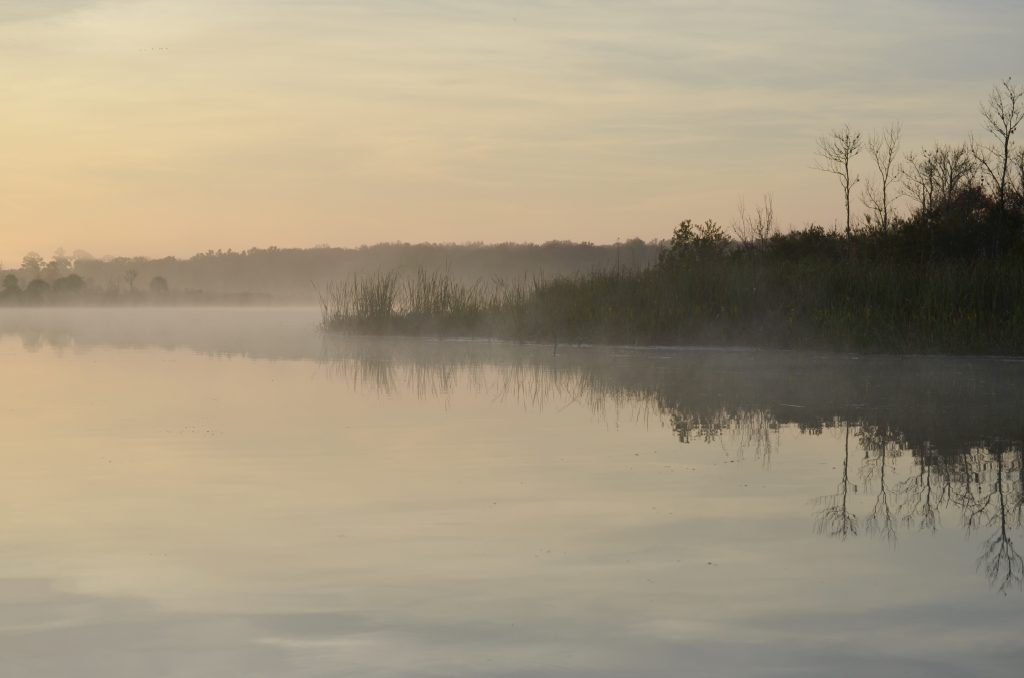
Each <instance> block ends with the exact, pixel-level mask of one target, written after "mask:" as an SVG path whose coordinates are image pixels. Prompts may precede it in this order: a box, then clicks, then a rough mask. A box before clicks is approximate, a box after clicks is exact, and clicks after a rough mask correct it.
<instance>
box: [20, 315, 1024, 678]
mask: <svg viewBox="0 0 1024 678" xmlns="http://www.w3.org/2000/svg"><path fill="white" fill-rule="evenodd" d="M316 320H317V318H316V313H315V312H314V311H309V310H290V311H281V310H276V311H259V310H239V311H223V310H99V311H96V310H79V311H5V312H2V313H0V360H2V365H3V369H2V375H3V388H2V389H0V432H2V436H3V445H2V447H0V455H2V459H3V468H4V473H3V474H2V475H0V525H2V529H0V553H2V556H3V557H2V558H0V674H2V675H3V676H11V677H17V678H23V677H30V678H44V677H51V676H61V677H65V676H67V677H71V676H74V677H76V678H80V677H82V676H88V677H93V676H95V677H102V678H119V677H126V678H127V677H131V678H136V677H138V676H147V677H157V678H163V677H170V676H174V677H179V676H180V677H183V678H184V677H188V678H192V677H206V676H211V677H212V676H217V677H222V676H223V677H227V678H234V677H243V676H244V677H246V678H250V677H262V676H267V677H271V676H273V677H282V676H300V677H327V676H360V677H362V676H730V677H731V676H889V675H892V676H896V675H898V676H964V675H978V676H1019V675H1020V671H1021V669H1020V667H1021V666H1022V662H1024V640H1022V638H1021V630H1022V629H1024V595H1022V592H1021V578H1022V570H1024V561H1022V559H1021V556H1020V554H1019V552H1024V531H1022V528H1021V518H1022V507H1024V488H1022V481H1024V464H1022V446H1021V440H1022V438H1024V414H1022V412H1024V363H1021V362H1017V361H1007V360H966V359H937V358H902V359H901V358H878V357H876V358H866V357H862V358H857V357H854V356H831V357H830V356H824V355H817V354H799V353H780V352H766V351H722V350H717V351H716V350H686V351H667V350H622V349H620V350H607V349H588V348H559V350H558V354H557V355H554V354H553V351H552V349H551V348H550V347H539V348H538V347H533V348H531V347H515V346H504V345H500V344H487V343H476V342H432V341H412V340H372V341H371V340H362V341H358V340H353V339H337V338H325V337H322V336H321V335H320V334H319V333H317V332H316V331H315V324H316Z"/></svg>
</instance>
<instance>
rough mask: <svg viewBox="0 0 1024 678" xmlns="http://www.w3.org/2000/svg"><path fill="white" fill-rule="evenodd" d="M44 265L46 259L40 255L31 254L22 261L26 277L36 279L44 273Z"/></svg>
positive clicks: (22, 268)
mask: <svg viewBox="0 0 1024 678" xmlns="http://www.w3.org/2000/svg"><path fill="white" fill-rule="evenodd" d="M44 263H45V261H44V259H43V258H42V257H41V256H39V254H38V253H36V252H29V253H28V254H26V255H25V256H24V258H23V259H22V260H21V270H22V271H23V272H24V273H25V276H26V277H28V278H32V279H35V278H38V277H39V274H40V273H42V272H43V264H44Z"/></svg>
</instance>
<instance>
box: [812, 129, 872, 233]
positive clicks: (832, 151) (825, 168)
mask: <svg viewBox="0 0 1024 678" xmlns="http://www.w3.org/2000/svg"><path fill="white" fill-rule="evenodd" d="M862 146H863V140H862V138H861V133H860V132H854V131H853V130H851V129H850V126H849V125H844V126H843V128H842V129H834V130H832V131H831V132H830V133H829V134H827V135H825V136H823V137H819V138H818V161H817V163H815V165H814V168H815V169H817V170H819V171H821V172H827V173H828V174H834V175H836V176H837V177H839V185H840V186H841V187H842V189H843V203H844V204H845V206H846V232H847V233H849V232H850V230H851V228H852V226H851V221H850V191H851V190H852V189H853V187H854V186H855V185H856V184H857V183H858V182H859V181H860V177H859V176H858V177H851V175H850V163H851V162H852V161H853V159H854V158H855V157H857V155H858V154H859V153H860V151H861V148H862Z"/></svg>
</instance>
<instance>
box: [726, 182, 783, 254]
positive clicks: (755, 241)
mask: <svg viewBox="0 0 1024 678" xmlns="http://www.w3.org/2000/svg"><path fill="white" fill-rule="evenodd" d="M738 211H739V217H738V219H737V220H736V221H734V222H733V224H732V231H733V233H734V234H735V235H736V239H737V240H739V241H740V242H741V243H743V244H744V245H756V246H758V247H761V248H763V247H764V246H765V245H766V244H767V242H768V240H769V238H771V237H772V236H773V235H775V231H776V228H775V205H774V203H773V201H772V196H771V195H765V196H764V197H763V198H762V199H761V204H760V205H758V206H757V207H755V208H754V211H753V212H752V213H751V212H748V211H747V204H746V202H745V201H744V200H743V199H742V198H740V204H739V208H738Z"/></svg>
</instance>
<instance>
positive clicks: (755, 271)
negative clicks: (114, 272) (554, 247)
mask: <svg viewBox="0 0 1024 678" xmlns="http://www.w3.org/2000/svg"><path fill="white" fill-rule="evenodd" d="M321 306H322V311H323V325H324V327H325V328H326V329H328V330H336V331H346V332H352V333H358V334H400V335H428V336H448V337H451V336H465V337H487V338H500V339H509V340H515V341H523V342H527V341H529V342H553V343H558V342H562V343H612V344H663V345H745V346H770V347H784V348H820V349H838V350H857V351H873V352H942V353H985V354H995V353H998V354H1006V355H1020V354H1024V266H1022V265H1021V263H1020V262H1019V261H1017V260H1015V259H1009V258H1007V259H1001V260H982V259H972V260H946V261H922V262H907V261H872V262H865V261H858V260H855V259H849V260H845V259H840V260H828V261H823V260H813V259H801V260H796V261H779V260H773V261H766V260H759V259H745V258H741V257H723V258H711V259H708V260H688V261H685V262H678V263H675V264H673V265H662V266H655V267H650V268H642V269H641V268H637V269H622V268H618V269H612V270H607V271H594V272H591V273H587V274H580V275H576V276H572V277H557V278H551V279H542V278H532V279H523V280H518V281H511V282H506V281H498V280H496V281H490V282H487V283H483V282H480V283H474V284H464V283H460V282H458V281H456V280H455V279H453V278H452V277H451V276H450V275H449V274H447V273H445V272H426V271H422V270H421V271H417V272H415V273H414V274H412V275H400V274H398V273H394V272H387V273H377V274H373V275H367V276H361V277H354V278H352V279H351V280H349V281H347V282H345V283H341V284H336V285H333V286H331V287H330V288H329V289H328V290H327V291H326V293H325V294H322V295H321Z"/></svg>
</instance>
